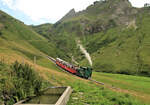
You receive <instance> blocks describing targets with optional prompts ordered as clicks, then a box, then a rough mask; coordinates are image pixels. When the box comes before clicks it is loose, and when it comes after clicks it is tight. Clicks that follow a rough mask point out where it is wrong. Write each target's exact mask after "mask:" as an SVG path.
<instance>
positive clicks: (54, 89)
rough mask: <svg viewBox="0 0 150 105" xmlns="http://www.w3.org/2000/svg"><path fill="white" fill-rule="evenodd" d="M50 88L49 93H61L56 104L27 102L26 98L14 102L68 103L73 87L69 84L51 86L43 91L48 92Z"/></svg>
mask: <svg viewBox="0 0 150 105" xmlns="http://www.w3.org/2000/svg"><path fill="white" fill-rule="evenodd" d="M49 89H50V91H48V92H49V94H61V95H60V97H59V98H58V100H57V102H56V103H55V104H34V103H32V104H30V103H28V104H27V103H26V101H27V100H28V99H25V100H21V101H19V102H18V103H16V104H14V105H66V104H67V101H68V100H69V97H70V94H71V93H72V89H71V87H70V86H68V87H50V88H47V89H46V90H44V91H43V93H45V94H46V92H47V90H49ZM63 89H64V90H63Z"/></svg>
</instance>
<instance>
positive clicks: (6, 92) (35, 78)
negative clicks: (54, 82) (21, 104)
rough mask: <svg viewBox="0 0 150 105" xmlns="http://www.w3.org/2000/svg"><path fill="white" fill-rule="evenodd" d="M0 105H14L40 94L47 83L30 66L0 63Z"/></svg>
mask: <svg viewBox="0 0 150 105" xmlns="http://www.w3.org/2000/svg"><path fill="white" fill-rule="evenodd" d="M0 77H1V78H0V104H5V105H13V104H14V103H16V102H18V101H19V100H22V99H25V98H26V97H28V96H34V95H37V94H39V91H40V90H41V89H43V88H44V87H45V86H46V82H44V80H43V79H42V78H41V77H40V76H39V75H38V73H36V72H35V71H34V70H33V69H32V68H31V67H30V66H29V65H28V64H20V63H18V62H15V63H14V64H12V65H10V66H9V65H6V64H4V63H2V62H0Z"/></svg>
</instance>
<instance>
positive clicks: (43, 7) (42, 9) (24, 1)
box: [0, 0, 150, 25]
mask: <svg viewBox="0 0 150 105" xmlns="http://www.w3.org/2000/svg"><path fill="white" fill-rule="evenodd" d="M94 1H96V0H0V10H2V11H4V12H6V13H8V14H10V15H11V16H13V17H15V18H17V19H19V20H21V21H23V22H24V23H25V24H27V25H31V24H33V25H39V24H43V23H55V22H57V21H58V20H59V19H61V18H62V17H63V16H64V15H65V14H66V13H67V12H69V11H70V10H71V9H72V8H74V9H75V11H76V12H78V11H81V10H84V9H86V7H87V6H89V5H90V4H92V3H93V2H94ZM129 1H130V2H131V3H132V5H133V6H134V7H138V8H141V7H143V6H144V4H145V3H150V0H129Z"/></svg>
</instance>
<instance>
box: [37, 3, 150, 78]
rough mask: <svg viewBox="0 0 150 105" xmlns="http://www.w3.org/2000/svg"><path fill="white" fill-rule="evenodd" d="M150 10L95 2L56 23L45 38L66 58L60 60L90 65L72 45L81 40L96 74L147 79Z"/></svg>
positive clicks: (148, 69)
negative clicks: (130, 75)
mask: <svg viewBox="0 0 150 105" xmlns="http://www.w3.org/2000/svg"><path fill="white" fill-rule="evenodd" d="M149 10H150V8H149V7H144V8H141V9H138V8H134V7H132V6H131V3H130V2H129V1H128V0H116V1H112V0H107V1H96V2H94V3H93V4H92V5H90V6H88V7H87V8H86V10H83V11H81V12H77V13H75V14H74V16H73V17H72V16H71V17H68V18H67V19H64V20H63V21H58V22H57V23H56V24H54V25H53V26H52V27H51V28H52V31H51V32H47V35H49V36H50V38H49V40H50V42H54V43H55V45H56V46H57V48H59V49H61V51H62V53H61V54H64V55H66V56H67V57H65V56H61V57H63V59H66V60H70V59H71V57H72V56H74V57H75V60H76V61H79V62H80V63H81V64H82V65H84V66H88V65H89V64H88V62H87V60H86V59H85V57H84V55H83V54H82V53H81V52H80V50H79V48H78V47H77V44H76V43H75V40H76V39H80V40H81V42H82V44H83V45H84V47H85V48H86V49H87V51H88V52H89V53H90V54H91V56H92V60H93V69H94V70H95V71H101V72H112V73H121V74H132V75H144V76H150V65H149V63H148V62H149V57H150V56H149V54H148V52H149V33H150V31H149V30H148V29H149V23H150V20H149V16H150V14H149V12H148V11H149ZM67 16H68V14H67ZM64 17H65V16H64ZM40 31H41V30H40ZM64 52H65V53H64Z"/></svg>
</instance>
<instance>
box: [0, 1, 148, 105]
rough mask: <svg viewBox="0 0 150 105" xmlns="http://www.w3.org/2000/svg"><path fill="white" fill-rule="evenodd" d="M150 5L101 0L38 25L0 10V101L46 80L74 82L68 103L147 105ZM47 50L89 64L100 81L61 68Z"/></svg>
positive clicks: (9, 103)
mask: <svg viewBox="0 0 150 105" xmlns="http://www.w3.org/2000/svg"><path fill="white" fill-rule="evenodd" d="M149 11H150V7H149V6H146V7H143V8H135V7H132V5H131V3H130V2H129V1H128V0H115V1H114V0H113V1H112V0H102V1H101V0H100V1H96V2H94V3H93V4H91V5H90V6H88V7H87V8H86V9H85V10H83V11H79V12H76V11H75V10H74V9H71V10H70V11H69V12H68V13H67V14H66V15H65V16H64V17H62V18H61V19H60V20H59V21H57V22H56V23H55V24H50V23H46V24H41V25H36V26H35V25H26V24H24V23H23V22H21V21H20V20H18V19H15V18H14V17H12V16H10V15H9V14H7V13H5V12H3V11H0V105H13V104H14V103H16V102H18V101H19V100H22V99H25V98H27V97H29V96H32V95H37V94H38V92H39V91H41V90H43V89H45V88H46V87H49V86H50V87H51V86H71V87H72V88H73V93H72V94H71V97H70V100H69V102H68V104H67V105H149V104H150V91H149V90H150V78H149V77H150V54H149V52H150V36H149V35H150V30H149V29H150V25H149V24H150V18H149V17H150V12H149ZM48 56H50V57H53V58H55V59H56V58H60V59H63V60H65V61H67V62H69V63H71V64H72V65H79V67H80V66H83V67H89V68H92V69H93V71H92V77H91V79H93V80H96V81H99V82H102V83H104V85H101V84H98V83H95V82H92V81H89V80H88V79H83V78H80V77H77V76H73V75H71V74H69V73H66V72H63V71H62V69H60V68H59V67H58V66H56V64H55V63H53V62H51V61H50V60H49V59H48V58H47V57H48ZM16 61H17V63H16ZM32 77H33V78H32ZM19 86H20V87H19Z"/></svg>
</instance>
